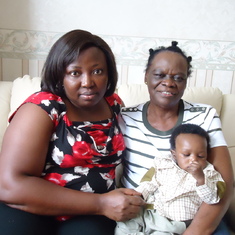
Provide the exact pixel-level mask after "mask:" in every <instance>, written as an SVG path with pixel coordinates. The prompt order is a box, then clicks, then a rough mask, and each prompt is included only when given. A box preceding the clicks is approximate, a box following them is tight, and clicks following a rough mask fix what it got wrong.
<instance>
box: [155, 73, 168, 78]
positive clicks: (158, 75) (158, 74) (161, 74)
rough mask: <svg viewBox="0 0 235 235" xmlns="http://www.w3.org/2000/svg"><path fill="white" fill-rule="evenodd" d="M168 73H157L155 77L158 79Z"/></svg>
mask: <svg viewBox="0 0 235 235" xmlns="http://www.w3.org/2000/svg"><path fill="white" fill-rule="evenodd" d="M165 76H166V75H165V74H164V73H155V74H154V77H155V78H157V79H163V78H164V77H165Z"/></svg>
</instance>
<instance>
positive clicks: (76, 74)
mask: <svg viewBox="0 0 235 235" xmlns="http://www.w3.org/2000/svg"><path fill="white" fill-rule="evenodd" d="M69 75H70V76H72V77H78V76H79V75H80V73H79V72H78V71H71V72H69Z"/></svg>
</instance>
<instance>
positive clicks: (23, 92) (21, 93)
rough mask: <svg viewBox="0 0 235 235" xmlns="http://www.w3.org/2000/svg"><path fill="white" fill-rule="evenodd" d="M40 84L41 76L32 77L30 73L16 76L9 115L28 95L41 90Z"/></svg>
mask: <svg viewBox="0 0 235 235" xmlns="http://www.w3.org/2000/svg"><path fill="white" fill-rule="evenodd" d="M40 84H41V78H40V77H34V78H31V77H30V76H29V75H25V76H24V77H19V78H16V79H15V80H14V81H13V85H12V93H11V103H10V114H9V115H11V114H12V113H13V112H14V111H15V110H16V109H17V108H18V107H19V105H20V104H21V103H22V102H23V101H25V99H26V98H28V96H30V95H31V94H33V93H34V92H36V91H39V90H40Z"/></svg>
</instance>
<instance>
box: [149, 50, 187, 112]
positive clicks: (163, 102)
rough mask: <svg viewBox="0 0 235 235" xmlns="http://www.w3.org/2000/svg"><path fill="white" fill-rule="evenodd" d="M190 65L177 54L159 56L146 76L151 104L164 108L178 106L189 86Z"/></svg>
mask: <svg viewBox="0 0 235 235" xmlns="http://www.w3.org/2000/svg"><path fill="white" fill-rule="evenodd" d="M187 73H188V64H187V61H186V60H185V58H184V57H183V56H182V55H180V54H179V53H176V52H171V51H163V52H160V53H159V54H157V55H156V56H155V57H154V59H153V60H152V63H151V65H150V66H149V68H148V70H147V71H146V74H145V82H147V84H148V90H149V94H150V101H151V103H153V104H155V105H158V106H161V107H163V108H172V107H175V106H176V105H178V103H179V100H180V99H181V97H182V96H183V93H184V90H185V88H186V84H187V75H188V74H187Z"/></svg>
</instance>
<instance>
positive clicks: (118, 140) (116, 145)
mask: <svg viewBox="0 0 235 235" xmlns="http://www.w3.org/2000/svg"><path fill="white" fill-rule="evenodd" d="M112 144H113V152H112V154H114V153H117V152H118V151H123V150H124V149H125V148H126V146H125V143H124V139H123V136H122V134H121V133H119V134H117V135H115V136H114V137H113V139H112Z"/></svg>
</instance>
